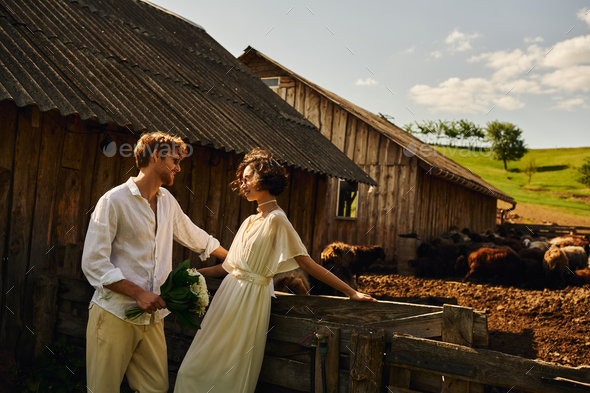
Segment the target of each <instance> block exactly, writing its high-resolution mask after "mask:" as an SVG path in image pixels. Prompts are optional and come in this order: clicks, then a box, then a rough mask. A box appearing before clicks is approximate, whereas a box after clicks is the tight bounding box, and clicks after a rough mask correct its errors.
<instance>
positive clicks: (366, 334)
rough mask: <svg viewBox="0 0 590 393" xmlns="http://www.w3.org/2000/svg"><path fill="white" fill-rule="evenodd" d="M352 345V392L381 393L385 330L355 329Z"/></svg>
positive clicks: (351, 336) (351, 335) (351, 337)
mask: <svg viewBox="0 0 590 393" xmlns="http://www.w3.org/2000/svg"><path fill="white" fill-rule="evenodd" d="M350 344H351V348H350V351H351V355H350V377H351V383H350V392H351V393H379V392H380V391H381V376H382V374H383V351H384V350H385V334H384V331H383V329H368V328H359V329H353V330H352V332H351V333H350Z"/></svg>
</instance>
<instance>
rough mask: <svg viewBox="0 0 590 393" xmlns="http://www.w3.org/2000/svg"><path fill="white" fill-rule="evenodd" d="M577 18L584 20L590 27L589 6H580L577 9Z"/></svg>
mask: <svg viewBox="0 0 590 393" xmlns="http://www.w3.org/2000/svg"><path fill="white" fill-rule="evenodd" d="M578 19H580V20H583V21H585V22H586V23H588V27H590V8H582V9H581V10H580V11H578Z"/></svg>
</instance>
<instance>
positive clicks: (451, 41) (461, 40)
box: [445, 29, 480, 52]
mask: <svg viewBox="0 0 590 393" xmlns="http://www.w3.org/2000/svg"><path fill="white" fill-rule="evenodd" d="M477 37H480V35H479V33H473V34H465V33H461V32H460V31H459V29H455V30H453V32H452V33H451V34H449V35H448V36H447V38H445V42H446V43H447V44H448V45H449V46H450V49H451V51H452V52H464V51H466V50H469V49H471V40H473V39H475V38H477Z"/></svg>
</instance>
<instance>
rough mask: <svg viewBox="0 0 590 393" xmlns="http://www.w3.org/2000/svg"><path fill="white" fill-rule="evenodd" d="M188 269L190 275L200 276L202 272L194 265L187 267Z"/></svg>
mask: <svg viewBox="0 0 590 393" xmlns="http://www.w3.org/2000/svg"><path fill="white" fill-rule="evenodd" d="M186 271H187V272H188V275H189V276H200V275H201V273H199V272H198V271H197V269H195V268H194V267H193V268H190V269H186Z"/></svg>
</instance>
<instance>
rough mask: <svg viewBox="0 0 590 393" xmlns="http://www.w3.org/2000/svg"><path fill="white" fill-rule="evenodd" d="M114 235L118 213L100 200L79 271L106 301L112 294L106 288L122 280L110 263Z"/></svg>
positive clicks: (116, 269)
mask: <svg viewBox="0 0 590 393" xmlns="http://www.w3.org/2000/svg"><path fill="white" fill-rule="evenodd" d="M116 233H117V212H116V210H115V206H113V204H112V202H111V201H110V199H109V198H108V197H102V198H101V199H100V200H99V201H98V203H97V204H96V208H95V209H94V212H93V213H92V217H91V219H90V224H89V225H88V232H87V234H86V239H85V241H84V252H83V253H82V271H83V272H84V275H85V276H86V278H87V279H88V282H89V283H90V285H92V286H93V287H94V288H95V289H96V290H97V291H98V292H99V296H100V297H101V298H104V299H108V298H110V297H111V296H112V294H113V291H111V290H110V289H108V288H105V285H110V284H113V283H116V282H118V281H121V280H124V279H125V277H124V276H123V273H122V272H121V269H119V268H116V267H115V266H114V265H113V264H112V263H111V244H112V243H113V240H114V238H115V235H116Z"/></svg>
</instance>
